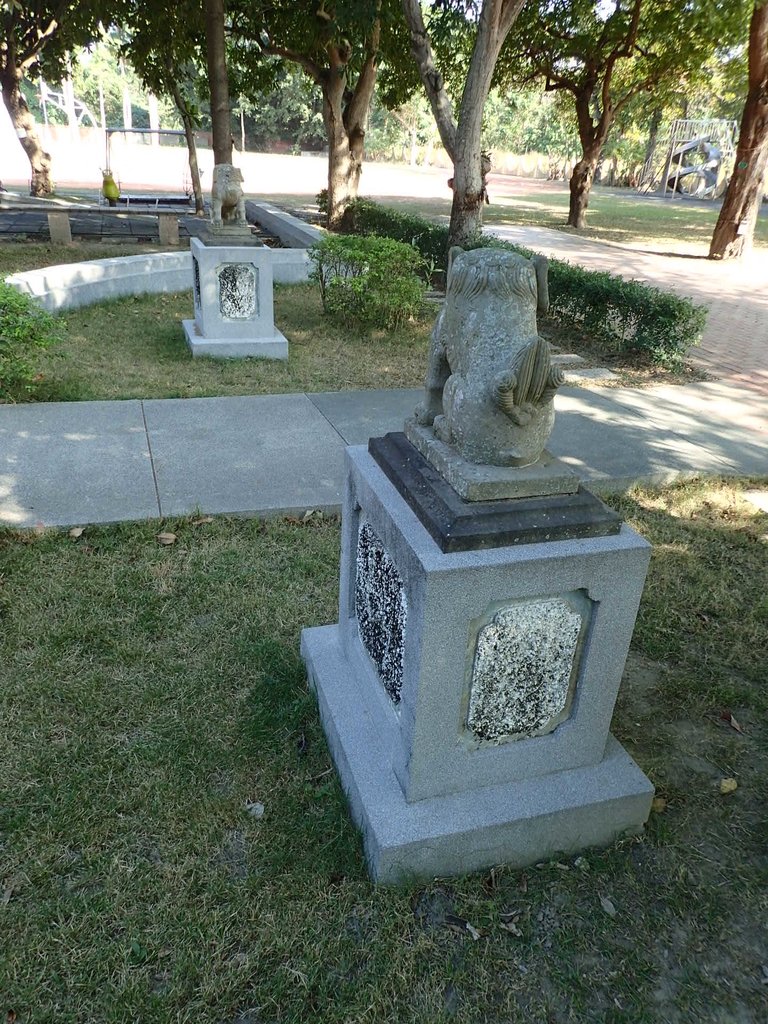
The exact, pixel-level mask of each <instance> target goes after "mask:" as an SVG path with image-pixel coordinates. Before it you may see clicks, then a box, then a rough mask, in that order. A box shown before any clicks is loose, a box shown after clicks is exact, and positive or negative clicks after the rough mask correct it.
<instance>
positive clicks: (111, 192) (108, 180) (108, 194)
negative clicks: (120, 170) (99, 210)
mask: <svg viewBox="0 0 768 1024" xmlns="http://www.w3.org/2000/svg"><path fill="white" fill-rule="evenodd" d="M101 176H102V178H103V179H104V180H103V181H102V183H101V194H102V195H103V196H104V198H105V199H106V200H107V202H108V203H109V205H110V206H117V200H118V199H119V198H120V189H119V188H118V187H117V182H116V181H115V179H114V178H113V177H112V172H111V171H102V172H101Z"/></svg>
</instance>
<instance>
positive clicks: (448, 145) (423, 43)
mask: <svg viewBox="0 0 768 1024" xmlns="http://www.w3.org/2000/svg"><path fill="white" fill-rule="evenodd" d="M402 2H403V14H404V15H405V20H406V23H407V25H408V28H409V30H410V34H411V53H412V54H413V57H414V60H415V61H416V64H417V66H418V69H419V74H420V75H421V80H422V82H423V83H424V89H425V91H426V93H427V99H428V100H429V105H430V107H431V108H432V113H433V115H434V118H435V124H436V125H437V130H438V132H439V133H440V139H441V141H442V143H443V145H444V146H445V150H446V152H447V153H448V156H450V158H451V160H453V159H454V154H455V152H456V121H455V118H454V116H453V106H452V104H451V101H450V98H449V97H448V93H447V92H446V89H445V82H444V81H443V76H442V75H441V74H440V72H439V70H438V69H437V65H436V64H435V56H434V53H433V52H432V44H431V43H430V41H429V35H428V33H427V30H426V27H425V25H424V19H423V17H422V14H421V5H420V4H419V0H402Z"/></svg>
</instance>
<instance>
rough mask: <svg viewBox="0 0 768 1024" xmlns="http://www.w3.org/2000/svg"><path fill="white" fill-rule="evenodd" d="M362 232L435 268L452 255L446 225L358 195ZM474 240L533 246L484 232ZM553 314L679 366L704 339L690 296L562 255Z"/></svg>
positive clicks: (602, 340) (552, 274)
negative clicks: (410, 250)
mask: <svg viewBox="0 0 768 1024" xmlns="http://www.w3.org/2000/svg"><path fill="white" fill-rule="evenodd" d="M350 223H351V226H352V229H353V230H354V231H355V232H356V233H357V234H361V235H383V236H385V237H387V238H394V239H397V240H398V241H400V242H408V243H410V244H411V245H413V246H414V247H415V248H416V249H418V251H419V252H420V253H421V255H422V256H423V257H424V260H425V261H426V264H427V265H428V267H429V268H430V270H431V271H432V272H434V271H435V270H437V269H444V268H445V266H446V263H447V252H448V227H447V226H445V225H441V224H434V223H432V222H431V221H428V220H426V219H425V218H423V217H419V216H416V215H414V214H409V213H400V212H399V211H397V210H390V209H388V208H387V207H385V206H381V205H380V204H378V203H375V202H373V201H372V200H370V199H357V200H355V202H354V204H353V208H352V216H351V218H350ZM475 246H476V247H478V248H479V247H496V248H502V249H510V250H512V251H513V252H518V253H521V254H522V255H523V256H530V255H532V254H531V252H530V250H527V249H524V248H521V247H520V246H516V245H512V244H511V243H510V242H504V241H503V240H502V239H499V238H495V237H493V236H492V235H483V236H482V237H480V238H478V240H477V242H476V243H475ZM549 297H550V316H551V317H553V318H554V319H556V320H557V321H558V322H559V323H560V324H563V325H565V326H571V327H574V328H575V329H576V330H578V331H579V332H580V333H583V334H585V335H587V336H589V337H590V338H591V339H594V341H595V342H596V343H597V344H599V345H601V346H602V347H603V348H604V349H605V350H607V351H609V352H638V353H642V354H644V355H645V356H647V357H648V358H649V359H650V360H651V361H652V362H654V363H657V364H659V365H662V366H667V367H670V368H674V367H677V366H679V365H680V363H681V361H682V358H683V356H684V355H685V353H686V352H687V350H688V349H689V348H690V347H691V346H692V345H696V344H698V342H699V339H700V337H701V332H702V331H703V329H704V325H705V324H706V319H707V313H706V310H705V309H704V308H703V307H701V306H696V305H695V304H694V303H693V302H691V301H690V300H689V299H684V298H681V297H680V296H678V295H673V294H672V293H670V292H665V291H662V290H661V289H659V288H654V287H652V286H651V285H647V284H642V283H641V282H639V281H627V280H624V278H621V277H618V276H617V275H615V274H609V273H606V272H603V271H594V270H584V269H583V267H576V266H574V265H573V264H571V263H566V262H564V261H562V260H550V261H549Z"/></svg>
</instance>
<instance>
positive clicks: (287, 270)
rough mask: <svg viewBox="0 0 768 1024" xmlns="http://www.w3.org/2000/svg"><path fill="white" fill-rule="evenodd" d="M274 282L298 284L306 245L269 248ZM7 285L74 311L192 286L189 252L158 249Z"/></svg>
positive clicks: (305, 266) (66, 266) (18, 277)
mask: <svg viewBox="0 0 768 1024" xmlns="http://www.w3.org/2000/svg"><path fill="white" fill-rule="evenodd" d="M270 252H271V255H272V267H273V279H274V281H275V283H276V284H296V283H299V282H301V281H306V280H307V278H308V276H309V267H310V260H309V258H308V256H307V253H306V250H304V249H272V250H270ZM5 280H6V283H7V284H10V285H13V287H14V288H17V289H18V290H19V291H20V292H24V293H25V294H26V295H31V296H32V297H33V298H34V299H35V300H36V301H37V302H38V303H39V304H40V305H41V306H42V307H43V308H44V309H47V310H48V312H50V313H56V312H58V311H59V310H63V309H78V308H79V307H81V306H92V305H93V304H94V303H96V302H105V301H107V300H109V299H118V298H121V297H123V296H125V295H149V294H154V293H157V292H183V291H186V290H187V289H191V288H192V257H191V255H190V253H189V251H187V252H156V253H146V254H144V255H140V256H116V257H113V258H112V259H106V260H90V261H86V262H84V263H62V264H60V265H58V266H55V267H43V268H42V269H40V270H29V271H26V272H25V273H23V274H12V275H11V276H10V277H7V278H6V279H5Z"/></svg>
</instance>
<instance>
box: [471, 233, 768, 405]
mask: <svg viewBox="0 0 768 1024" xmlns="http://www.w3.org/2000/svg"><path fill="white" fill-rule="evenodd" d="M487 230H488V231H492V232H493V233H494V234H497V235H500V236H501V237H503V238H508V239H510V240H511V241H516V242H520V243H521V244H525V245H527V246H529V247H530V248H532V249H534V250H538V251H540V252H543V253H545V254H546V255H548V256H552V257H554V258H557V259H563V260H568V261H570V262H571V263H578V264H579V265H580V266H583V267H589V268H591V269H595V270H608V271H610V272H611V273H614V274H620V275H621V276H622V277H628V278H633V279H637V280H640V281H645V282H647V283H648V284H653V285H655V286H656V287H658V288H665V289H669V290H670V291H674V292H677V293H678V294H680V295H686V296H688V297H690V298H691V299H693V300H694V301H695V302H699V303H702V304H703V305H706V306H707V307H708V309H709V316H708V317H707V326H706V328H705V330H704V334H703V337H702V339H701V344H700V345H699V346H698V347H697V348H695V349H693V350H692V351H691V353H690V356H691V360H692V362H694V363H695V364H696V365H697V366H700V367H701V368H702V369H703V370H705V371H706V372H707V373H709V374H711V375H712V376H713V377H716V378H718V379H720V380H727V381H732V382H734V383H737V382H738V383H741V384H742V385H743V386H744V387H748V388H750V389H753V390H755V391H758V392H760V393H761V394H763V395H768V252H766V251H765V250H760V249H758V250H756V251H755V252H753V253H752V254H751V255H750V256H749V257H747V259H745V260H744V261H743V262H742V261H728V262H725V263H720V262H715V261H714V260H708V259H706V258H705V251H704V248H703V247H694V246H688V247H684V246H683V245H680V246H679V247H676V249H677V251H676V252H668V251H664V249H663V248H662V247H659V248H655V247H654V246H652V245H651V246H640V247H638V248H632V247H630V246H628V245H623V244H618V243H608V242H595V241H592V240H591V239H588V238H581V237H578V236H575V235H568V234H566V233H564V232H562V231H554V230H552V229H549V228H533V227H531V228H529V227H510V226H505V225H497V226H495V227H494V226H493V225H490V224H489V225H488V226H487ZM686 248H687V251H685V250H686Z"/></svg>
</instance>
